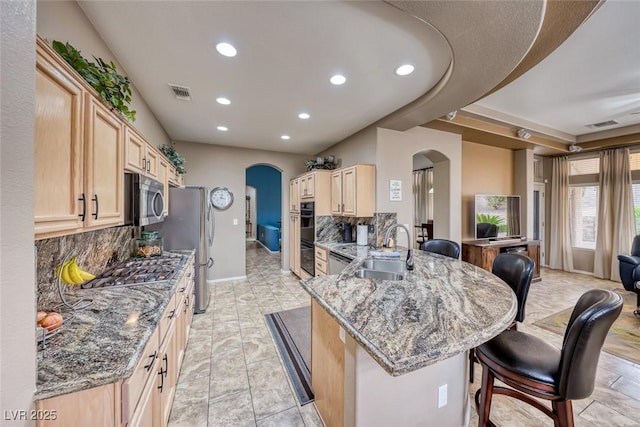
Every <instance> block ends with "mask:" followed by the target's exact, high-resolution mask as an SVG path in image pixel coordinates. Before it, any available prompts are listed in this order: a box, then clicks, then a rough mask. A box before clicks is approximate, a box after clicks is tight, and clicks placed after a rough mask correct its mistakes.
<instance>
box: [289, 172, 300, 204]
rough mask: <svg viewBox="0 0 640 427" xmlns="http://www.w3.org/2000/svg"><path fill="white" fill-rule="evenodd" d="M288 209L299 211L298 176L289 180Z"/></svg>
mask: <svg viewBox="0 0 640 427" xmlns="http://www.w3.org/2000/svg"><path fill="white" fill-rule="evenodd" d="M289 211H291V212H300V178H294V179H292V180H290V181H289Z"/></svg>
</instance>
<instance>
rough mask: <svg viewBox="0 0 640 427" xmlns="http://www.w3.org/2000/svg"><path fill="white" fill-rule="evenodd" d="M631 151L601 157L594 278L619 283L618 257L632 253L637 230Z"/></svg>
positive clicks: (609, 151)
mask: <svg viewBox="0 0 640 427" xmlns="http://www.w3.org/2000/svg"><path fill="white" fill-rule="evenodd" d="M631 184H632V182H631V166H630V164H629V149H628V148H618V149H615V150H605V151H602V152H601V153H600V178H599V185H600V200H599V202H598V231H597V234H596V253H595V259H594V263H593V274H594V276H596V277H599V278H601V279H611V280H614V281H617V282H619V281H620V273H619V271H618V254H626V253H629V249H630V248H631V242H632V240H633V234H634V230H635V218H634V213H633V192H632V189H631Z"/></svg>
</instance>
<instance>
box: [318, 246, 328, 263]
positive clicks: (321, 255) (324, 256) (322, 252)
mask: <svg viewBox="0 0 640 427" xmlns="http://www.w3.org/2000/svg"><path fill="white" fill-rule="evenodd" d="M319 259H320V260H322V261H324V262H325V263H326V262H327V250H326V249H324V248H319V247H317V246H316V261H317V260H319Z"/></svg>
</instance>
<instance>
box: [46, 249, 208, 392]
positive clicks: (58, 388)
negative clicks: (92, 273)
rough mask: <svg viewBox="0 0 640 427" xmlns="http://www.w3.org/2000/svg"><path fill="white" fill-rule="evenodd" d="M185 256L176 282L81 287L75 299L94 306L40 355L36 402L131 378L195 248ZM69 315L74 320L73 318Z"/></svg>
mask: <svg viewBox="0 0 640 427" xmlns="http://www.w3.org/2000/svg"><path fill="white" fill-rule="evenodd" d="M172 253H180V254H181V255H183V256H184V259H183V262H182V264H181V265H180V267H179V269H178V271H177V272H176V274H175V275H174V277H173V279H171V280H170V281H164V282H158V283H153V284H148V285H135V286H122V287H112V288H102V289H92V290H75V291H73V292H72V293H69V294H68V299H69V300H75V299H76V298H88V299H92V300H93V304H92V305H91V306H90V307H89V308H87V309H84V310H78V311H75V312H74V313H73V318H70V317H71V316H70V315H65V324H64V326H63V329H62V330H61V331H60V333H58V334H56V335H54V336H52V337H51V338H50V339H48V340H47V345H46V348H45V349H39V350H38V354H37V372H38V379H37V384H36V393H35V397H34V398H35V400H41V399H47V398H50V397H54V396H58V395H62V394H66V393H72V392H76V391H80V390H86V389H89V388H92V387H97V386H100V385H104V384H109V383H113V382H116V381H119V380H122V379H125V378H128V377H129V376H131V374H132V373H133V369H134V368H135V366H136V364H137V363H138V360H140V357H141V354H142V351H143V350H144V347H145V345H146V344H147V342H148V341H149V338H150V337H151V335H152V333H153V331H154V330H155V328H156V326H157V325H158V322H159V320H160V318H161V316H162V313H163V312H164V310H165V308H166V307H167V305H168V304H169V301H170V300H171V296H172V295H173V293H174V292H175V290H176V288H177V286H178V283H179V282H180V279H181V278H182V277H183V275H184V274H185V272H186V270H187V267H188V265H189V262H190V261H191V260H192V259H193V257H194V254H195V252H194V251H172ZM66 319H70V320H69V321H67V320H66Z"/></svg>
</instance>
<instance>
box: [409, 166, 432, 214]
mask: <svg viewBox="0 0 640 427" xmlns="http://www.w3.org/2000/svg"><path fill="white" fill-rule="evenodd" d="M429 191H431V192H433V169H422V170H417V171H413V219H414V224H415V225H420V224H423V223H426V222H427V219H429V218H430V217H431V212H432V211H433V206H430V205H431V203H429V196H430V193H429Z"/></svg>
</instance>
